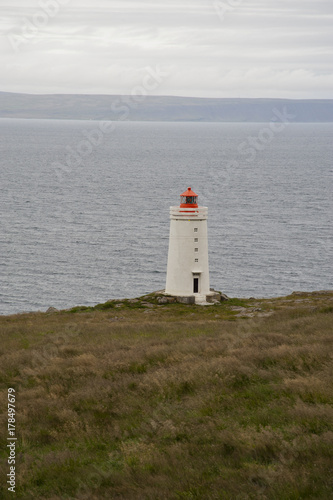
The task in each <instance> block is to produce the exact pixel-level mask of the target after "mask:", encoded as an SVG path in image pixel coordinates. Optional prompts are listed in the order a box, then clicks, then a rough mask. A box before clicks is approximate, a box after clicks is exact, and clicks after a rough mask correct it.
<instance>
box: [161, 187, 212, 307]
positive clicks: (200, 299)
mask: <svg viewBox="0 0 333 500" xmlns="http://www.w3.org/2000/svg"><path fill="white" fill-rule="evenodd" d="M197 201H198V195H197V194H195V193H194V192H193V191H192V189H191V188H190V187H189V188H188V189H187V191H185V192H184V193H182V194H181V195H180V205H179V206H174V207H170V239H169V253H168V266H167V278H166V287H165V293H166V294H168V295H175V296H178V297H190V296H194V298H195V302H196V303H204V302H206V300H209V297H210V296H213V295H214V292H213V293H212V292H211V290H210V287H209V265H208V237H207V214H208V209H207V207H199V206H198V203H197Z"/></svg>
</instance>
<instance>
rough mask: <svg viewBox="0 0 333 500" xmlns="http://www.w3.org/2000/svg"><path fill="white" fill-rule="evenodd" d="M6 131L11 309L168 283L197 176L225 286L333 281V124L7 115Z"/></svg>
mask: <svg viewBox="0 0 333 500" xmlns="http://www.w3.org/2000/svg"><path fill="white" fill-rule="evenodd" d="M273 125H274V126H273ZM0 132H1V133H0V154H1V156H0V171H1V187H0V193H1V197H0V212H1V234H0V280H1V281H0V314H2V315H8V314H14V313H19V312H23V311H46V310H47V309H48V308H49V307H50V306H52V307H55V308H58V309H67V308H70V307H73V306H76V305H88V306H89V305H95V304H98V303H100V302H105V301H107V300H109V299H116V298H132V297H138V296H141V295H144V294H146V293H149V292H152V291H155V290H161V289H163V288H164V286H165V279H166V266H167V253H168V238H169V208H170V206H172V205H177V204H179V200H180V199H179V195H180V194H181V193H182V192H183V191H185V190H186V189H187V188H188V187H189V186H190V187H191V188H192V189H193V190H194V191H195V192H196V193H197V194H198V196H199V205H203V206H207V207H208V237H209V263H210V283H211V286H212V287H214V288H215V289H216V290H220V291H222V292H223V293H225V294H227V295H228V296H230V297H276V296H281V295H286V294H290V293H291V292H293V291H298V290H302V291H314V290H322V289H333V278H332V262H333V232H332V215H333V198H332V193H333V185H332V184H333V182H332V179H333V146H332V144H333V124H311V123H308V124H299V123H298V124H297V123H289V122H288V121H286V122H281V123H280V124H278V123H275V122H274V123H273V122H270V123H246V124H244V123H202V122H200V123H197V122H177V123H176V122H122V121H120V122H99V121H72V120H60V119H58V120H42V119H41V120H35V119H0Z"/></svg>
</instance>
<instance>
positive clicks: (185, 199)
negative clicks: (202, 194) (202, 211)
mask: <svg viewBox="0 0 333 500" xmlns="http://www.w3.org/2000/svg"><path fill="white" fill-rule="evenodd" d="M197 202H198V195H197V194H195V193H194V191H192V189H191V188H190V187H189V188H187V191H185V192H184V193H182V194H181V195H180V208H198V203H197Z"/></svg>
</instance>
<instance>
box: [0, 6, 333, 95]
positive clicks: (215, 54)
mask: <svg viewBox="0 0 333 500" xmlns="http://www.w3.org/2000/svg"><path fill="white" fill-rule="evenodd" d="M52 2H53V3H54V2H58V12H57V14H56V15H52V16H49V17H48V18H46V19H45V18H44V20H43V12H44V17H45V10H46V7H45V6H46V5H49V6H50V5H51V4H52ZM2 3H3V5H1V4H2ZM42 5H43V6H44V8H42V7H41V6H42ZM0 7H1V13H2V15H1V19H0V34H1V36H0V62H1V67H2V69H3V71H2V78H1V90H4V91H15V92H34V93H43V92H45V93H49V92H61V93H66V92H68V93H71V92H75V93H81V92H85V93H107V94H118V93H124V94H126V93H130V92H131V89H133V87H134V86H135V85H137V84H138V83H139V82H140V79H141V78H142V74H143V73H144V70H145V67H147V66H156V65H160V66H162V67H164V68H165V69H167V71H168V73H169V74H170V76H169V78H167V79H166V80H165V81H164V82H163V83H162V85H161V86H160V87H159V88H158V89H156V93H158V94H164V95H193V96H207V97H231V96H236V97H292V98H297V97H299V98H332V90H331V89H332V88H333V85H332V84H333V71H332V45H333V44H332V42H333V34H332V29H331V26H332V21H333V6H332V2H331V0H330V1H321V0H316V2H313V1H311V2H307V1H301V0H288V1H286V0H270V1H267V0H244V1H242V0H220V1H219V0H205V1H203V0H191V1H184V0H180V1H174V0H165V2H163V5H159V3H157V2H156V1H142V2H138V1H137V0H136V1H130V0H122V1H121V2H120V1H115V0H94V1H93V0H83V1H77V0H39V1H34V0H11V2H10V4H9V3H5V2H2V1H1V0H0ZM36 21H37V24H38V22H39V23H40V26H36ZM25 34H26V35H25ZM20 37H21V38H20ZM15 44H16V45H15ZM15 49H16V50H15Z"/></svg>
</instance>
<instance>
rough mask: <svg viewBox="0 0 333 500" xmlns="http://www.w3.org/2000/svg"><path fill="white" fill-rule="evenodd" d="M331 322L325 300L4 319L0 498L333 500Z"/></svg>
mask: <svg viewBox="0 0 333 500" xmlns="http://www.w3.org/2000/svg"><path fill="white" fill-rule="evenodd" d="M332 312H333V292H314V293H304V294H300V293H299V294H293V295H291V296H289V297H283V298H276V299H244V300H240V299H231V300H229V301H226V302H222V303H221V304H216V305H211V306H207V307H202V306H198V305H183V304H159V303H158V302H157V297H156V296H155V295H153V294H152V295H150V296H146V297H144V298H140V299H138V300H121V301H109V302H107V303H105V304H100V305H98V306H96V307H95V308H85V307H77V308H74V309H71V310H68V311H59V312H57V311H55V312H50V313H30V314H19V315H13V316H4V317H0V327H1V348H0V349H1V352H0V354H1V358H0V359H1V363H0V384H1V419H0V428H1V433H0V435H1V455H0V459H1V466H0V471H1V472H0V473H1V478H2V479H1V488H2V489H1V490H0V496H1V498H4V499H6V498H13V497H15V498H22V499H52V500H56V499H78V500H80V499H82V500H83V499H89V500H92V499H129V500H131V499H137V500H144V499H147V500H148V499H154V500H155V499H156V500H160V499H175V500H176V499H230V500H231V499H232V500H234V499H276V500H283V499H285V500H292V499H294V500H296V499H314V498H319V499H321V498H322V499H329V498H333V493H332V491H333V476H332V459H333V429H332V427H333V426H332V422H333V408H332V403H333V385H332V377H333V364H332V340H333V320H332V318H333V316H332ZM9 387H11V388H14V389H15V391H16V392H15V394H16V411H17V415H16V422H15V425H16V436H17V438H18V441H17V444H16V454H17V456H16V494H15V495H13V493H11V492H8V491H7V487H8V485H6V474H8V472H9V465H8V463H7V458H8V448H7V447H6V445H7V436H8V434H7V403H8V400H7V391H8V388H9Z"/></svg>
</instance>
